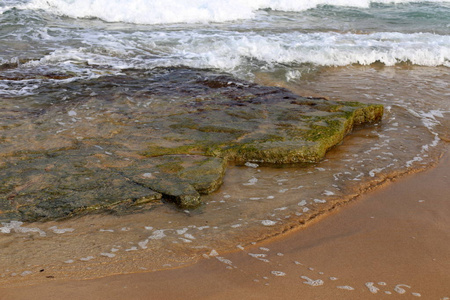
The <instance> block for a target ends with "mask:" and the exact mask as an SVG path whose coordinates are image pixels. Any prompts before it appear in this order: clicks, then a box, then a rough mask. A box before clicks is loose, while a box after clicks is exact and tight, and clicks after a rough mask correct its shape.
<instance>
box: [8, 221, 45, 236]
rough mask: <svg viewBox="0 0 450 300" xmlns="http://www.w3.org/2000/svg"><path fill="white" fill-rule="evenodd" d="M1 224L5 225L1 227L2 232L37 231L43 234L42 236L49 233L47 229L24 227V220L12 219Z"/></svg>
mask: <svg viewBox="0 0 450 300" xmlns="http://www.w3.org/2000/svg"><path fill="white" fill-rule="evenodd" d="M1 225H3V226H2V227H0V232H1V233H11V232H12V231H14V232H16V233H30V232H36V233H39V235H40V236H42V237H44V236H46V235H47V234H46V233H45V231H43V230H41V229H39V228H35V227H22V225H23V222H19V221H11V222H9V223H1Z"/></svg>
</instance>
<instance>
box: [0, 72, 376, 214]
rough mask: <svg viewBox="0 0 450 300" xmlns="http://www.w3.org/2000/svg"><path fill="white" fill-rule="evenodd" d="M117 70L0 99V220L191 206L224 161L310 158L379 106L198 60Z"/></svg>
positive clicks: (219, 174) (372, 117)
mask: <svg viewBox="0 0 450 300" xmlns="http://www.w3.org/2000/svg"><path fill="white" fill-rule="evenodd" d="M125 72H126V73H127V74H126V76H106V77H101V78H98V79H96V80H90V81H86V82H85V81H77V82H72V83H70V84H67V86H64V85H62V86H61V87H60V88H59V89H54V90H48V89H47V90H45V91H42V93H36V95H35V96H29V97H28V99H25V100H26V101H28V102H30V103H33V106H32V107H30V108H27V109H24V110H19V109H17V108H13V107H12V105H11V104H9V103H8V102H7V100H5V99H0V102H1V104H2V107H5V109H3V110H2V111H0V113H1V114H3V115H4V117H3V118H2V119H1V123H0V137H1V138H0V146H1V147H0V158H1V161H0V220H22V221H37V220H50V219H59V218H65V217H70V216H74V215H78V214H83V213H87V212H93V211H109V212H115V213H123V212H128V211H134V210H135V209H151V208H152V207H153V206H156V205H161V201H160V200H164V199H166V200H170V201H172V202H175V203H176V204H177V205H178V206H179V207H181V208H183V209H184V208H193V207H197V206H199V205H201V196H200V195H201V194H208V193H211V192H214V191H215V190H217V189H218V188H219V187H220V185H221V183H222V179H223V176H224V174H225V169H226V166H227V164H229V163H233V164H244V163H245V162H258V163H265V164H291V163H314V162H319V161H320V160H321V159H323V157H324V156H325V153H326V152H327V151H328V150H329V149H330V148H332V147H334V146H336V145H338V144H339V143H341V141H342V139H343V138H344V136H345V135H346V134H348V133H349V132H350V131H351V130H352V129H353V128H354V126H357V125H361V124H366V123H367V124H368V123H374V122H378V121H380V120H381V118H382V115H383V107H382V106H381V105H375V104H373V105H372V104H362V103H357V102H341V101H329V100H326V99H323V98H304V97H300V96H297V95H295V94H293V93H291V92H290V91H288V90H286V89H282V88H277V87H266V86H260V85H257V84H253V83H249V82H246V81H242V80H237V79H236V78H233V77H230V76H228V75H224V74H216V73H213V72H210V71H205V70H192V69H181V68H180V69H157V70H153V71H150V72H147V73H142V71H135V70H128V71H125ZM67 90H73V91H77V92H76V93H66V94H64V93H63V92H64V91H67ZM61 93H63V94H64V95H65V96H64V98H63V99H64V101H60V102H58V101H55V100H54V99H60V98H61V97H60V95H61ZM49 99H53V100H49ZM12 112H13V113H12ZM1 116H2V115H0V117H1Z"/></svg>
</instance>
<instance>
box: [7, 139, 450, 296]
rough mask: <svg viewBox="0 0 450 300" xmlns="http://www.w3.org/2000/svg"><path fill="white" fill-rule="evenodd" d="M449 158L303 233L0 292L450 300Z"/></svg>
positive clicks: (10, 294)
mask: <svg viewBox="0 0 450 300" xmlns="http://www.w3.org/2000/svg"><path fill="white" fill-rule="evenodd" d="M449 167H450V153H449V151H448V147H447V153H446V154H445V155H444V157H443V158H442V159H441V160H440V163H439V164H438V165H437V166H436V167H434V168H431V169H429V170H427V171H425V172H421V173H418V174H412V175H407V176H404V177H402V178H399V179H397V180H395V182H394V183H387V184H385V185H384V186H382V187H380V188H377V189H376V190H374V191H372V192H369V193H367V194H366V195H364V196H362V197H360V198H359V199H357V201H354V202H353V203H351V204H349V205H346V206H344V207H342V208H340V209H338V210H336V211H335V212H334V213H333V214H331V215H329V216H327V217H325V218H321V220H319V221H318V222H314V223H313V224H311V225H309V226H308V227H307V228H303V229H299V230H296V231H294V232H290V233H288V234H286V235H284V236H281V237H278V238H275V239H271V240H269V241H266V242H264V243H259V244H256V245H254V246H252V247H247V248H245V249H243V250H239V249H237V250H239V251H236V252H234V253H228V254H220V253H219V254H218V255H215V253H211V254H212V256H210V257H209V258H208V259H203V260H201V261H200V262H198V263H196V264H194V265H191V266H188V267H184V268H180V269H174V270H166V271H159V272H151V273H140V274H129V275H116V276H110V277H105V278H99V279H94V280H85V281H53V279H50V278H49V282H48V283H44V284H39V285H36V286H25V287H19V288H17V287H16V288H10V289H8V288H4V287H3V289H0V299H1V300H6V299H8V300H9V299H66V300H69V299H83V298H84V299H125V298H126V299H294V298H299V299H384V298H386V299H388V298H389V299H415V298H419V297H420V298H422V299H450V298H447V297H450V250H449V249H450V218H449V217H448V216H449V215H450V196H449V195H450V184H449V183H450V171H449V170H450V168H449Z"/></svg>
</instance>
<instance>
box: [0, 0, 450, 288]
mask: <svg viewBox="0 0 450 300" xmlns="http://www.w3.org/2000/svg"><path fill="white" fill-rule="evenodd" d="M91 2H93V3H94V2H98V1H91ZM402 2H404V3H398V4H395V5H394V4H389V3H384V4H382V3H378V4H377V3H372V4H369V2H364V3H362V2H360V3H359V4H360V5H354V6H352V7H346V6H317V7H316V5H313V7H314V8H313V9H310V10H305V9H304V7H303V8H301V7H300V8H299V7H297V8H291V9H285V10H287V11H276V10H275V8H276V7H272V8H273V9H274V10H267V9H266V10H256V9H254V7H253V8H251V7H250V12H249V14H248V15H242V16H237V17H236V18H235V19H233V20H232V21H230V22H222V23H218V22H217V23H208V24H205V23H202V24H197V23H195V21H201V22H205V20H194V21H193V22H194V23H192V22H191V23H189V24H183V23H179V22H183V21H186V20H182V19H176V20H175V23H173V22H169V21H167V22H169V23H168V24H163V25H158V24H149V25H148V24H147V25H144V24H132V23H133V20H113V21H127V22H128V23H121V22H116V23H109V22H104V21H103V20H101V18H103V19H106V20H108V17H107V16H102V15H95V13H96V11H90V13H91V14H93V15H89V16H90V17H92V16H94V17H98V18H88V19H76V18H70V17H67V16H66V15H67V14H68V13H67V11H65V12H64V11H62V12H61V11H58V10H56V11H55V9H56V8H58V7H59V6H61V5H63V4H64V3H65V2H63V1H56V0H55V1H50V2H48V3H52V4H53V6H52V7H51V8H48V7H47V6H46V5H47V4H45V3H44V2H43V1H42V2H41V1H32V3H34V4H33V5H35V6H36V5H37V7H38V8H40V10H36V9H30V6H28V9H24V7H21V6H20V5H18V4H20V3H23V4H24V5H28V4H27V3H29V1H6V2H2V3H1V4H0V20H1V23H0V24H1V25H0V38H1V41H2V43H0V59H1V60H0V62H1V63H0V97H1V99H0V105H1V106H0V113H1V115H2V120H0V122H1V123H2V127H0V146H1V141H2V138H4V137H5V136H7V135H8V133H9V132H8V129H10V128H16V127H17V128H18V126H19V125H20V124H22V123H26V121H27V119H26V118H27V114H28V115H29V116H31V115H36V114H39V111H40V110H43V109H51V107H52V105H54V104H55V103H58V104H60V103H66V104H67V105H69V106H70V105H73V102H70V101H76V99H77V97H81V96H83V93H86V92H87V91H82V90H71V91H64V90H62V91H58V92H55V90H56V91H57V90H58V87H60V86H61V85H62V84H67V83H70V82H74V83H77V82H78V81H79V80H81V79H83V80H89V79H95V78H98V77H101V76H103V75H108V74H114V75H117V74H126V72H127V68H134V71H133V72H138V73H139V72H142V74H144V72H146V70H149V69H152V68H154V67H165V66H178V65H184V66H188V67H195V68H214V69H216V70H217V71H226V72H230V73H232V74H233V75H234V76H238V77H241V78H245V79H250V80H253V81H255V82H257V83H261V84H266V85H278V86H283V87H287V88H289V89H291V90H293V91H294V92H296V93H298V94H300V95H304V96H309V95H314V96H317V95H318V96H326V97H329V98H331V99H341V100H349V101H361V102H370V103H380V104H383V105H385V116H384V119H383V121H382V122H381V123H380V124H375V125H374V126H370V127H367V128H360V129H359V130H357V131H355V132H354V133H352V134H351V135H349V136H348V137H347V138H345V140H344V142H343V144H341V145H339V146H338V147H336V148H335V149H333V150H331V151H330V152H329V153H328V154H327V156H326V159H325V160H324V161H322V162H320V163H318V164H316V165H311V166H307V167H300V166H286V167H284V168H269V167H266V166H257V165H253V164H248V165H247V166H241V167H238V166H236V167H231V168H229V169H228V171H227V175H226V177H225V182H224V184H223V186H222V187H221V188H220V189H219V190H218V191H217V192H215V193H213V194H211V195H209V196H205V197H204V201H205V203H206V204H205V205H204V206H203V207H201V208H199V209H196V210H189V211H180V210H179V209H177V208H176V207H174V206H173V205H171V204H169V203H161V204H159V205H157V206H155V207H154V208H153V209H152V210H150V211H146V212H141V213H137V214H133V215H125V216H120V217H118V216H103V215H92V216H84V217H79V218H75V219H72V220H67V221H61V222H47V223H33V224H20V223H17V222H11V223H3V224H2V225H1V226H0V249H1V252H2V255H1V256H0V282H20V281H27V282H30V281H33V280H41V279H45V277H46V276H53V277H55V278H64V277H70V278H89V277H96V276H103V275H108V274H115V273H123V272H140V271H145V270H147V271H148V270H154V269H155V270H156V269H165V268H172V267H177V266H180V265H183V264H187V263H191V262H193V261H195V260H196V259H197V258H199V257H201V256H202V255H203V254H211V252H212V251H214V250H215V251H224V250H233V249H237V250H238V249H239V248H240V247H242V246H245V245H248V244H250V243H254V242H256V241H259V240H262V239H265V238H267V237H270V236H274V235H277V234H279V233H281V232H284V231H286V230H289V229H290V228H292V227H294V226H299V225H302V224H304V223H307V222H308V221H309V220H311V219H314V218H316V217H317V216H318V215H321V214H325V213H326V212H328V211H329V210H332V209H333V208H334V207H335V206H338V205H341V204H342V203H344V202H346V201H349V200H351V199H353V198H354V197H355V196H357V195H359V194H360V193H361V192H362V191H364V190H366V189H367V188H370V187H373V186H376V185H377V184H379V183H381V182H383V181H384V180H386V179H388V178H391V177H395V176H397V175H399V174H402V173H406V172H416V171H418V170H421V169H423V168H426V167H428V166H430V165H432V164H433V163H434V162H435V161H436V160H437V159H438V157H439V155H440V153H441V150H442V148H443V144H444V143H446V142H448V140H449V128H450V123H449V119H450V118H449V114H450V101H449V99H450V97H449V96H450V88H449V82H450V75H449V72H448V70H449V57H450V56H449V53H450V40H449V31H450V29H449V28H450V27H449V25H450V21H449V16H450V15H449V6H448V3H447V2H435V1H426V2H421V3H409V2H407V1H402ZM98 3H101V2H98ZM114 3H115V5H116V6H112V7H113V8H117V7H120V1H115V2H114ZM209 3H210V4H211V3H216V2H214V1H210V2H209ZM286 3H290V2H289V1H286ZM301 3H303V2H301ZM317 3H319V2H317ZM320 3H322V4H323V3H325V4H326V2H320ZM320 3H319V4H320ZM291 4H292V3H291ZM303 4H305V3H303ZM255 5H256V4H255ZM258 5H260V4H258ZM258 5H256V7H257V8H258V7H260V6H258ZM286 5H287V4H286ZM305 5H306V4H305ZM12 6H17V7H18V8H17V9H11V7H12ZM55 7H56V8H55ZM263 7H271V6H270V5H268V6H267V5H266V6H263ZM59 9H62V8H59ZM215 9H217V10H219V11H220V10H221V9H222V10H223V9H228V8H227V7H225V8H223V7H221V8H220V7H219V8H210V10H209V11H210V12H211V11H212V12H214V11H215ZM78 13H80V14H81V13H83V11H82V9H81V8H80V11H78ZM125 15H126V14H124V16H125ZM119 16H120V14H119ZM210 16H213V17H210V18H212V19H208V20H207V21H216V20H215V19H214V16H215V15H214V14H212V15H210ZM138 17H139V16H136V18H138ZM206 18H208V16H206ZM136 20H139V19H135V20H134V21H136ZM110 21H111V20H110ZM137 23H143V22H137ZM144 23H145V22H144ZM150 23H151V22H150ZM74 86H77V85H76V84H74ZM129 88H130V89H133V88H134V89H136V90H131V92H133V91H138V87H129ZM94 89H95V87H94ZM106 92H107V91H105V93H106ZM109 96H112V97H114V96H116V95H109ZM30 99H33V101H31V100H30ZM69 102H70V103H69ZM126 105H130V106H133V105H135V107H133V109H138V106H137V104H132V103H127V104H126ZM89 113H92V114H95V113H96V107H95V106H92V107H91V111H90V112H89ZM71 117H72V116H70V114H68V115H64V116H63V118H66V119H67V121H68V122H69V123H70V118H71ZM63 121H64V120H63ZM63 121H61V120H59V121H58V120H56V121H55V122H53V121H52V122H50V121H49V123H48V126H50V127H51V128H49V130H54V131H58V130H61V129H64V128H62V127H61V126H63V125H61V124H60V123H59V122H63ZM63 123H64V122H63ZM69 123H67V124H69ZM52 126H54V127H52ZM67 126H68V125H67ZM24 128H25V127H24ZM10 132H11V131H10ZM32 140H33V137H29V136H27V135H26V130H25V131H23V140H22V141H21V142H22V143H23V145H24V146H25V145H26V146H27V147H28V146H30V141H32ZM2 162H3V161H0V166H1V165H2ZM55 226H56V227H55ZM213 253H214V252H213ZM41 270H44V271H41Z"/></svg>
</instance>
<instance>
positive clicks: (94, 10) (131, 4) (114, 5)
mask: <svg viewBox="0 0 450 300" xmlns="http://www.w3.org/2000/svg"><path fill="white" fill-rule="evenodd" d="M372 2H376V3H407V2H420V1H417V0H416V1H414V0H377V1H371V0H300V1H299V0H250V1H248V0H228V1H222V0H191V1H184V0H31V2H30V3H28V4H26V5H24V6H22V7H21V8H26V9H43V10H46V11H50V12H52V13H55V14H58V15H66V16H69V17H74V18H100V19H102V20H105V21H107V22H126V23H137V24H166V23H205V22H226V21H233V20H239V19H250V18H253V17H254V14H255V12H256V11H257V10H260V9H272V10H280V11H304V10H307V9H311V8H314V7H317V6H320V5H334V6H352V7H363V8H364V7H369V6H370V4H371V3H372ZM422 2H450V0H440V1H437V0H426V1H422Z"/></svg>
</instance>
